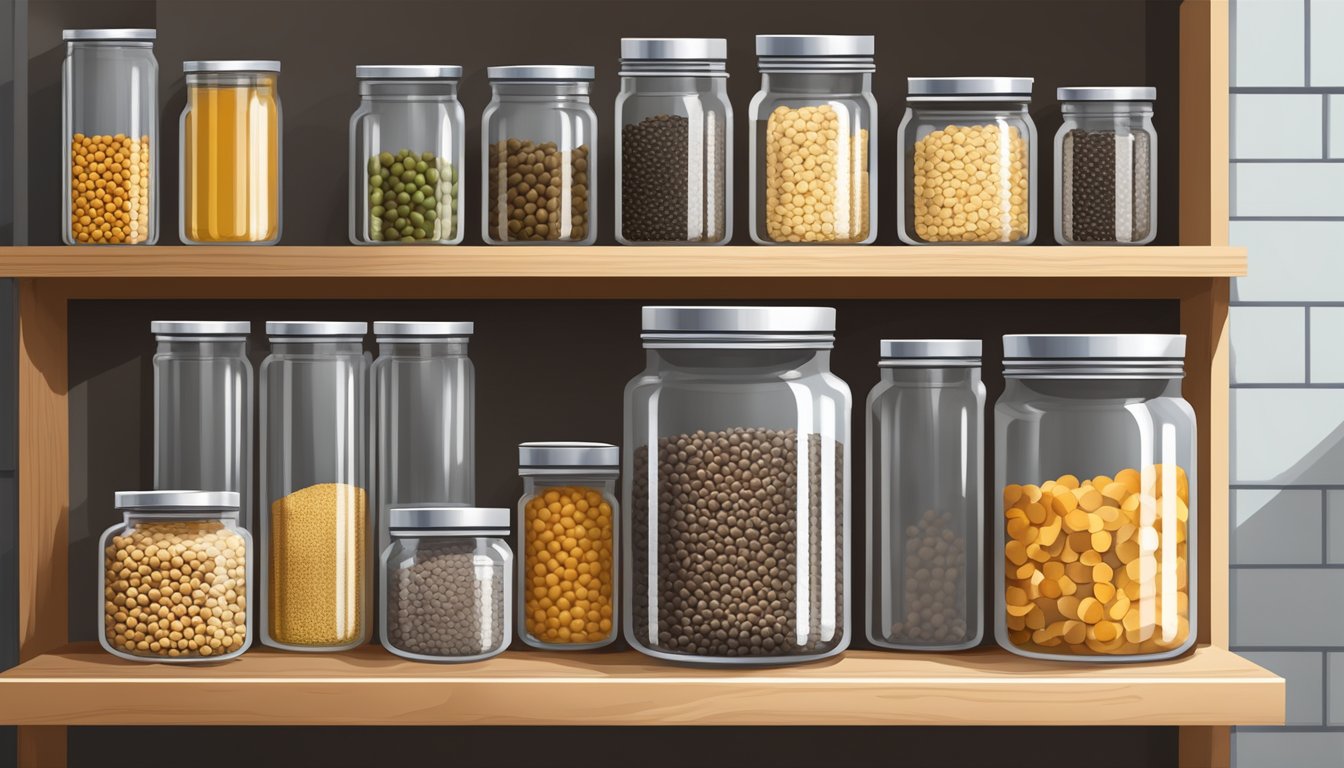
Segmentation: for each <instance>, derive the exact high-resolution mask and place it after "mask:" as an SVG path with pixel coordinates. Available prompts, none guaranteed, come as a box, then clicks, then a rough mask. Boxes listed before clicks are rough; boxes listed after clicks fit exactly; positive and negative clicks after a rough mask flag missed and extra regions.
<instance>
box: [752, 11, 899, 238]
mask: <svg viewBox="0 0 1344 768" xmlns="http://www.w3.org/2000/svg"><path fill="white" fill-rule="evenodd" d="M756 56H757V59H758V62H759V67H760V70H761V90H760V91H759V92H758V93H757V94H756V96H755V98H753V99H752V100H751V110H750V112H751V152H750V154H751V239H752V240H755V241H756V242H758V243H761V244H763V245H784V244H799V243H812V244H815V243H821V244H839V243H849V244H859V243H871V242H873V240H874V239H876V237H877V101H876V99H874V98H873V72H874V71H875V67H874V65H873V36H872V35H757V36H756Z"/></svg>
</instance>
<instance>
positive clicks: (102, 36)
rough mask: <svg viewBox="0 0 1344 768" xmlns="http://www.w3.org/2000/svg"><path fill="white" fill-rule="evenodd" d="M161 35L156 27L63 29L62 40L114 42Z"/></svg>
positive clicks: (142, 39)
mask: <svg viewBox="0 0 1344 768" xmlns="http://www.w3.org/2000/svg"><path fill="white" fill-rule="evenodd" d="M158 36H159V32H158V30H155V29H64V30H61V39H62V40H67V41H68V40H102V41H106V42H112V41H115V40H127V41H132V40H137V41H146V40H154V39H156V38H157V37H158Z"/></svg>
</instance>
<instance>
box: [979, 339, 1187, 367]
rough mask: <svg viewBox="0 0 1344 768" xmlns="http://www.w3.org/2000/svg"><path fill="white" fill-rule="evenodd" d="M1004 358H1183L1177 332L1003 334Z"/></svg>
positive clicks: (1071, 359)
mask: <svg viewBox="0 0 1344 768" xmlns="http://www.w3.org/2000/svg"><path fill="white" fill-rule="evenodd" d="M1003 358H1004V360H1019V359H1027V360H1070V361H1086V360H1098V361H1109V360H1178V361H1179V360H1184V359H1185V335H1184V334H1179V333H1101V334H1014V335H1009V336H1004V337H1003Z"/></svg>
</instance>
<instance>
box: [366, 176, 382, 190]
mask: <svg viewBox="0 0 1344 768" xmlns="http://www.w3.org/2000/svg"><path fill="white" fill-rule="evenodd" d="M369 186H370V187H381V186H383V177H382V176H381V175H379V174H376V173H375V174H373V175H372V176H370V177H369Z"/></svg>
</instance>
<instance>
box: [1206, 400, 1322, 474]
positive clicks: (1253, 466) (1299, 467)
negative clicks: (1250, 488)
mask: <svg viewBox="0 0 1344 768" xmlns="http://www.w3.org/2000/svg"><path fill="white" fill-rule="evenodd" d="M1341 441H1344V389H1301V388H1299V389H1233V390H1232V482H1234V483H1267V484H1270V485H1275V486H1291V485H1309V484H1333V483H1339V482H1341V480H1342V479H1344V444H1342V443H1341Z"/></svg>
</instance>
